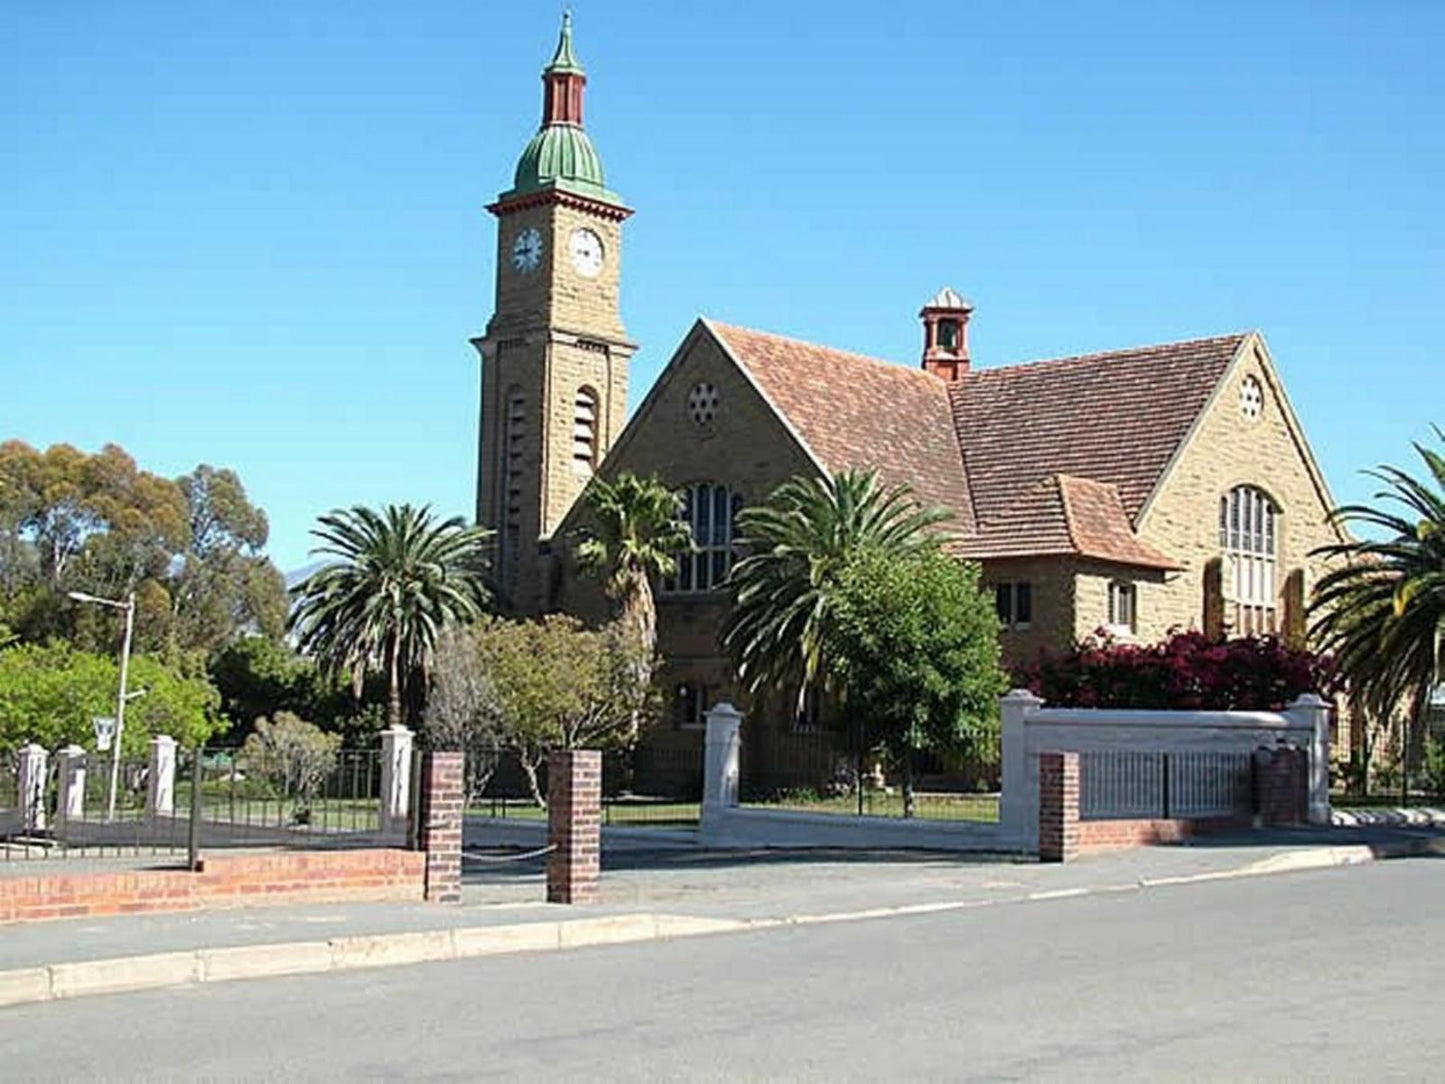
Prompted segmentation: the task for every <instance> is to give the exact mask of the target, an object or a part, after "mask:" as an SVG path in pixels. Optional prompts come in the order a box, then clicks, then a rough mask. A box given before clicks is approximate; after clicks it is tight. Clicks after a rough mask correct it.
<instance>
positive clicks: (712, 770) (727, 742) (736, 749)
mask: <svg viewBox="0 0 1445 1084" xmlns="http://www.w3.org/2000/svg"><path fill="white" fill-rule="evenodd" d="M742 725H743V715H742V712H740V711H738V709H737V708H735V707H733V706H732V704H730V703H728V702H727V701H726V700H724V701H722V702H721V703H718V704H714V705H713V707H712V710H711V711H709V712H708V713H707V738H706V741H705V743H704V747H703V752H704V754H705V758H704V760H703V779H702V815H703V817H704V818H706V817H707V814H708V810H709V809H710V808H711V809H714V810H723V809H732V808H735V807H736V806H737V804H738V777H739V771H740V761H741V759H742Z"/></svg>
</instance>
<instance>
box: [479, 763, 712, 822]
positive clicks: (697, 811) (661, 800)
mask: <svg viewBox="0 0 1445 1084" xmlns="http://www.w3.org/2000/svg"><path fill="white" fill-rule="evenodd" d="M702 757H703V753H702V746H701V744H698V745H697V746H696V747H668V746H653V745H647V744H643V745H640V746H638V747H637V748H634V749H631V750H625V751H624V750H614V751H609V752H607V753H605V754H604V755H603V757H602V823H603V824H606V825H618V826H630V827H638V828H691V827H696V826H697V823H698V818H699V816H700V815H701V812H702V805H701V799H702V770H703V760H702ZM467 780H468V784H469V787H470V789H471V793H470V794H469V796H468V797H469V801H468V808H469V810H470V811H471V812H472V813H475V814H481V815H485V816H491V817H499V818H511V819H517V820H545V819H546V816H547V811H546V809H545V807H544V806H543V804H542V803H543V802H545V801H546V797H547V761H546V758H545V757H540V758H537V759H535V760H534V761H533V763H532V771H531V772H530V773H529V771H528V762H527V760H526V759H524V758H523V757H522V756H521V755H520V754H519V753H518V752H517V751H516V750H514V749H508V748H487V749H476V750H472V751H470V752H469V753H468V754H467Z"/></svg>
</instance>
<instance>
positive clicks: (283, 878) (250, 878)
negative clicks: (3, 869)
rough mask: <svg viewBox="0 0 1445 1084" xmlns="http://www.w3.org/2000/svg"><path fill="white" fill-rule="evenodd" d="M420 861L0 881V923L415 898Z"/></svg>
mask: <svg viewBox="0 0 1445 1084" xmlns="http://www.w3.org/2000/svg"><path fill="white" fill-rule="evenodd" d="M424 858H425V856H424V855H422V854H421V853H420V852H417V851H403V850H391V849H378V850H356V851H285V852H278V853H268V854H237V855H208V856H207V857H206V858H205V859H204V860H203V863H202V867H201V869H200V870H199V871H197V872H191V871H190V870H185V869H144V870H128V871H125V872H117V873H96V872H77V873H54V872H47V873H44V874H39V875H36V876H26V875H23V874H17V875H7V876H4V877H0V923H3V922H38V921H43V920H46V919H55V918H79V917H84V916H95V915H119V914H142V913H150V912H160V911H193V910H198V909H202V908H218V907H256V906H266V905H272V904H292V903H349V902H358V903H359V902H371V901H385V900H399V901H415V900H420V899H421V898H422V880H423V863H424Z"/></svg>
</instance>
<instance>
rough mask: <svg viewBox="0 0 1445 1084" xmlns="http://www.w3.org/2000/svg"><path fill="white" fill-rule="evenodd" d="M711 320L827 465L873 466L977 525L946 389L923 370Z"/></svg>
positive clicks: (964, 523)
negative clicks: (974, 521) (974, 519)
mask: <svg viewBox="0 0 1445 1084" xmlns="http://www.w3.org/2000/svg"><path fill="white" fill-rule="evenodd" d="M707 326H708V327H709V328H710V329H711V330H712V332H713V334H714V335H716V336H717V338H718V339H719V340H720V341H721V342H722V343H723V344H724V346H725V347H726V348H727V350H728V351H729V352H730V353H731V354H732V356H733V357H734V358H735V359H736V360H737V362H738V364H740V365H741V366H742V367H743V368H744V369H745V370H746V371H747V372H748V373H749V374H750V375H751V377H752V379H753V380H754V381H755V382H756V383H757V385H758V387H759V388H760V389H761V390H762V392H763V394H764V395H766V396H767V397H768V399H769V400H771V401H772V403H773V405H774V406H775V407H776V408H777V409H778V410H779V411H781V412H782V414H783V416H784V417H785V418H786V419H787V420H788V422H789V423H791V424H792V426H793V428H794V430H795V431H796V432H797V433H798V435H799V436H800V437H801V438H802V440H803V442H804V443H805V444H806V445H807V446H808V448H809V450H811V451H812V453H813V455H814V456H816V457H817V459H818V460H819V461H820V462H821V463H822V464H823V466H824V467H825V468H826V469H827V470H828V471H830V472H837V471H840V470H843V469H845V468H848V467H863V468H867V467H876V468H878V473H879V476H880V478H882V480H883V481H884V482H886V483H888V484H890V485H896V484H898V483H900V482H906V483H908V484H909V485H911V486H912V487H913V488H914V490H915V491H916V493H917V494H918V497H919V499H920V500H921V501H923V502H924V503H925V504H930V505H942V506H944V507H945V508H949V509H951V510H952V511H953V513H954V518H953V520H951V521H950V522H949V523H948V525H947V526H948V528H949V529H950V530H952V531H958V532H964V533H970V532H972V531H973V529H974V523H973V514H972V502H971V501H970V500H969V495H968V480H967V478H966V477H965V475H964V472H963V459H962V457H961V456H960V454H959V450H958V439H957V437H956V436H955V435H954V429H953V414H952V411H951V409H950V405H949V401H948V388H947V385H945V384H944V383H943V381H942V380H940V379H939V378H938V377H936V376H933V375H932V374H930V373H925V372H924V371H923V370H921V369H909V368H904V367H903V366H901V365H894V364H892V363H890V362H886V361H879V360H878V359H877V358H870V357H865V356H864V355H862V354H850V353H847V352H846V351H843V350H834V349H832V348H831V347H827V346H816V345H814V344H813V343H806V342H801V341H799V340H798V339H788V338H784V337H783V336H781V335H770V334H768V333H766V332H762V331H751V330H749V329H747V328H741V327H732V326H730V325H728V324H719V323H716V322H715V321H711V320H710V321H708V322H707Z"/></svg>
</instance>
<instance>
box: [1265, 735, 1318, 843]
mask: <svg viewBox="0 0 1445 1084" xmlns="http://www.w3.org/2000/svg"><path fill="white" fill-rule="evenodd" d="M1255 759H1256V761H1257V762H1258V765H1259V769H1258V770H1259V814H1260V820H1261V821H1262V822H1263V823H1264V824H1265V825H1266V826H1268V827H1272V828H1277V827H1287V826H1292V825H1298V824H1304V823H1306V822H1307V820H1308V818H1309V778H1308V775H1309V756H1308V754H1307V753H1306V752H1305V751H1304V750H1303V749H1297V748H1295V747H1294V746H1292V745H1278V746H1276V747H1275V748H1273V749H1268V748H1265V749H1260V750H1259V751H1258V752H1257V753H1255Z"/></svg>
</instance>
